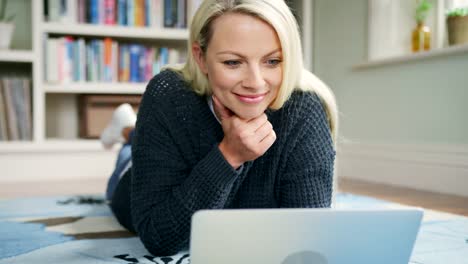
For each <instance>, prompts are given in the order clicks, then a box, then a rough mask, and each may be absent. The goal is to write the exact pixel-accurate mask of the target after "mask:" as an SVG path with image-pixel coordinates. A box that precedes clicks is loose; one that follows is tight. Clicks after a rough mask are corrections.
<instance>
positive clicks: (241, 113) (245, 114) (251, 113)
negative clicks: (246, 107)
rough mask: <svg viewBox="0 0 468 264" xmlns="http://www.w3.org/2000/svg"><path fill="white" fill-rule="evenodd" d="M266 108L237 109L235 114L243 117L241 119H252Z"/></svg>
mask: <svg viewBox="0 0 468 264" xmlns="http://www.w3.org/2000/svg"><path fill="white" fill-rule="evenodd" d="M265 110H266V109H263V110H260V109H259V110H258V111H238V112H237V113H236V115H237V116H238V117H239V118H240V119H243V120H251V119H254V118H257V117H259V116H261V115H262V114H263V113H264V112H265Z"/></svg>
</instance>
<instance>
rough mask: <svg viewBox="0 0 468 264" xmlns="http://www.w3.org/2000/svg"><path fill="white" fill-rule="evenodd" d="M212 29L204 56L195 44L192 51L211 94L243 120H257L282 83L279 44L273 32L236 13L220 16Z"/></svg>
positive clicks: (248, 17) (252, 18) (263, 24)
mask: <svg viewBox="0 0 468 264" xmlns="http://www.w3.org/2000/svg"><path fill="white" fill-rule="evenodd" d="M211 26H212V30H213V35H212V37H211V40H210V43H208V47H207V50H206V53H205V54H202V53H201V51H200V49H199V46H198V45H197V44H195V45H194V47H193V51H194V55H195V56H196V59H197V62H198V64H199V66H200V68H201V70H202V71H203V72H204V73H205V74H206V75H207V77H208V80H209V82H210V85H211V88H212V91H213V94H214V95H215V96H216V97H217V98H218V99H219V101H220V102H221V103H222V104H223V105H224V106H225V107H226V108H228V109H229V110H231V111H232V112H234V114H236V115H237V116H238V117H240V118H242V119H246V120H250V119H252V118H255V117H258V116H260V115H261V114H262V113H263V112H264V111H265V110H266V109H267V107H268V106H269V105H270V104H271V103H272V102H273V100H274V99H275V97H276V95H277V93H278V89H279V87H280V85H281V82H282V52H281V44H280V41H279V39H278V36H277V34H276V32H275V30H274V28H273V27H272V26H270V25H269V24H268V23H266V22H264V21H263V20H261V19H258V18H255V17H253V16H249V15H245V14H239V13H228V14H225V15H222V16H221V17H219V18H217V19H215V20H214V21H213V22H212V25H211ZM197 46H198V47H197ZM197 49H198V51H197ZM197 56H198V58H197Z"/></svg>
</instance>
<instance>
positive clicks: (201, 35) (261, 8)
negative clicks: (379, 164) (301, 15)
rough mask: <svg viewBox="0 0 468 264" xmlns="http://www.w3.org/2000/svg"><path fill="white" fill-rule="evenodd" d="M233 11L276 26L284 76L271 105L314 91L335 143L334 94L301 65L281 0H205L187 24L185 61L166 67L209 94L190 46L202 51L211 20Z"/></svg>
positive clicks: (293, 24) (291, 23) (291, 18)
mask: <svg viewBox="0 0 468 264" xmlns="http://www.w3.org/2000/svg"><path fill="white" fill-rule="evenodd" d="M232 12H234V13H242V14H247V15H251V16H254V17H257V18H260V19H262V20H264V21H265V22H267V23H268V24H270V25H271V26H272V27H273V28H274V29H275V31H276V34H277V35H278V38H279V40H280V43H281V49H282V54H283V79H282V84H281V87H280V89H279V91H278V95H277V97H276V99H275V100H274V101H273V102H272V104H271V105H270V108H272V109H279V108H281V107H282V106H283V104H284V103H285V102H286V101H287V100H288V99H289V97H290V96H291V94H292V93H293V91H294V90H295V89H296V90H302V91H312V92H315V93H316V94H317V95H318V97H319V98H320V99H321V101H322V104H323V105H324V108H325V112H326V113H327V117H328V123H329V125H330V130H331V136H332V139H333V141H334V142H335V146H336V138H337V127H338V114H337V113H338V111H337V106H336V101H335V97H334V95H333V93H332V91H331V90H330V89H329V88H328V87H327V86H326V85H325V84H324V83H323V82H322V81H321V80H320V79H319V78H317V77H316V76H315V75H314V74H312V73H311V72H309V71H308V70H306V69H304V66H303V57H302V47H301V39H300V36H299V29H298V25H297V22H296V19H295V18H294V16H293V14H292V12H291V10H290V9H289V7H288V6H287V5H286V3H285V2H284V0H204V1H203V3H202V4H201V5H200V7H199V8H198V10H197V12H196V13H195V16H194V17H193V19H192V23H191V26H190V37H189V40H188V56H187V57H188V58H187V62H186V63H185V64H182V65H173V66H169V67H167V68H169V69H172V70H174V71H176V72H179V73H180V74H181V75H182V76H183V78H184V79H185V80H186V81H187V82H189V83H190V84H191V87H192V89H193V90H194V91H195V92H196V93H197V94H200V95H209V94H211V87H210V85H209V82H208V79H207V77H206V76H205V74H204V73H203V72H202V71H201V70H200V68H199V66H198V64H197V63H196V61H195V59H194V56H193V53H192V49H191V47H192V44H193V43H198V44H199V45H200V47H201V49H202V51H203V52H205V51H206V48H207V46H208V43H209V41H210V39H211V35H212V32H213V30H212V28H211V24H212V21H213V20H215V19H216V18H218V17H219V16H221V15H223V14H225V13H232Z"/></svg>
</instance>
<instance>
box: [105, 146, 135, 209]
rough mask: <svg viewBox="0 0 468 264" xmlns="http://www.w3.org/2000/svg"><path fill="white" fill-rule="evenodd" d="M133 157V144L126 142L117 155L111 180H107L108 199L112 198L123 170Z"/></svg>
mask: <svg viewBox="0 0 468 264" xmlns="http://www.w3.org/2000/svg"><path fill="white" fill-rule="evenodd" d="M131 159H132V146H131V144H125V145H123V146H122V148H121V149H120V151H119V155H118V157H117V162H116V164H115V169H114V172H113V173H112V175H111V177H110V178H109V181H108V182H107V190H106V199H107V200H111V199H112V195H113V194H114V191H115V188H116V187H117V183H118V182H119V176H120V175H121V174H122V171H123V170H124V169H125V167H126V166H127V164H128V163H129V162H130V160H131Z"/></svg>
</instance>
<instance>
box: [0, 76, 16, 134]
mask: <svg viewBox="0 0 468 264" xmlns="http://www.w3.org/2000/svg"><path fill="white" fill-rule="evenodd" d="M2 82H3V85H2V86H3V95H4V100H5V110H6V111H5V112H6V116H7V130H8V139H9V140H19V132H18V121H17V120H18V119H17V117H16V110H15V105H14V100H15V99H14V98H13V96H14V95H13V87H12V84H11V80H10V79H9V78H4V79H2Z"/></svg>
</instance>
